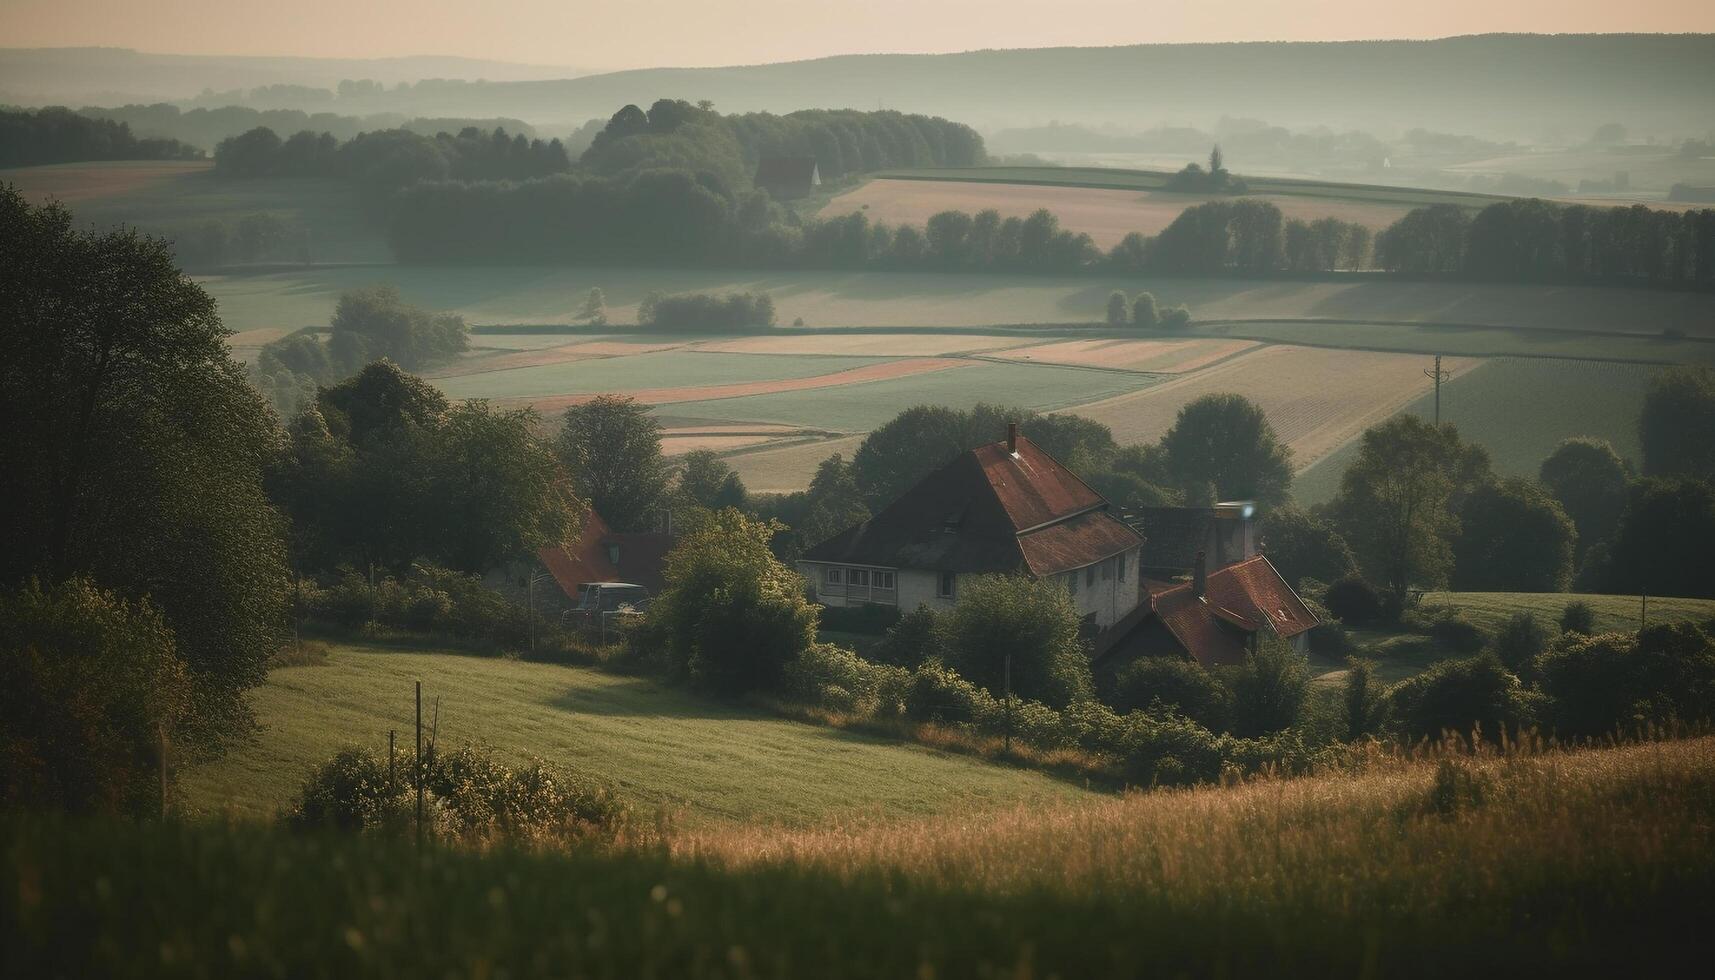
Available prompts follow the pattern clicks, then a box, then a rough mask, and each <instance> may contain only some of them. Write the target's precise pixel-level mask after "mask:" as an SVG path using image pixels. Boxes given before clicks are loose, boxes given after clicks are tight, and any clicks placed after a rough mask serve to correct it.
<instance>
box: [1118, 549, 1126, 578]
mask: <svg viewBox="0 0 1715 980" xmlns="http://www.w3.org/2000/svg"><path fill="white" fill-rule="evenodd" d="M1118 561H1119V576H1120V581H1121V582H1124V581H1125V552H1123V551H1122V552H1120V556H1119V559H1118Z"/></svg>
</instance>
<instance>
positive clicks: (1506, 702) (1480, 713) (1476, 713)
mask: <svg viewBox="0 0 1715 980" xmlns="http://www.w3.org/2000/svg"><path fill="white" fill-rule="evenodd" d="M1388 699H1389V701H1390V702H1391V704H1390V707H1391V709H1392V710H1393V712H1394V715H1395V717H1397V718H1398V720H1399V725H1400V727H1401V730H1402V731H1403V732H1404V733H1405V734H1406V735H1407V736H1409V737H1411V738H1440V737H1441V736H1442V734H1443V733H1445V732H1453V733H1455V734H1460V735H1463V734H1465V733H1467V732H1470V731H1471V730H1472V729H1473V728H1480V729H1481V730H1482V731H1484V732H1487V733H1489V735H1490V736H1493V735H1495V734H1496V733H1499V732H1501V731H1503V730H1504V731H1516V730H1518V729H1519V728H1522V727H1524V726H1525V725H1527V724H1529V723H1530V722H1531V720H1532V717H1531V706H1530V702H1529V699H1528V698H1526V697H1525V696H1524V688H1523V685H1521V684H1520V683H1519V679H1518V677H1517V675H1515V674H1513V673H1512V672H1511V671H1509V670H1507V669H1506V668H1505V667H1504V666H1502V665H1501V662H1500V661H1499V660H1497V659H1496V658H1495V657H1493V656H1488V655H1485V656H1478V657H1469V658H1466V659H1463V660H1443V661H1441V662H1440V663H1438V664H1435V665H1433V666H1431V667H1430V668H1429V669H1427V670H1425V671H1423V672H1422V673H1421V674H1418V675H1417V676H1416V677H1412V678H1410V679H1408V680H1404V681H1401V682H1400V683H1398V684H1396V685H1394V687H1393V689H1392V690H1391V691H1390V692H1389V694H1388Z"/></svg>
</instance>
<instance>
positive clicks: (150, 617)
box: [0, 579, 193, 814]
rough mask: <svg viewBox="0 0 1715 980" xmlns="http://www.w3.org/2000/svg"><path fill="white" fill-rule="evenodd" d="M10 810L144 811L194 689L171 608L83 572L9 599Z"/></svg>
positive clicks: (5, 700)
mask: <svg viewBox="0 0 1715 980" xmlns="http://www.w3.org/2000/svg"><path fill="white" fill-rule="evenodd" d="M0 624H4V629H0V806H4V807H19V806H27V807H53V808H62V809H66V810H72V811H86V812H97V813H125V814H142V813H148V812H151V811H156V810H158V809H159V807H160V804H161V797H160V779H159V770H158V758H159V757H158V754H157V753H158V752H159V746H160V741H159V740H160V736H161V732H162V731H163V730H165V731H166V732H168V733H170V734H174V735H178V734H180V729H181V722H184V721H187V720H189V719H188V717H187V716H188V713H189V708H190V706H191V703H192V698H193V694H192V685H191V682H190V680H189V679H188V677H187V673H186V668H185V664H184V661H183V660H181V659H180V657H179V655H178V651H177V649H176V648H175V644H174V640H173V631H172V630H171V629H170V628H168V626H167V624H166V623H165V621H164V620H163V619H162V617H161V614H160V613H159V612H157V611H156V610H155V608H154V607H153V606H152V605H150V604H149V603H148V602H137V603H131V602H127V601H125V600H124V599H122V598H120V597H119V596H118V595H117V594H115V593H113V592H109V591H107V590H104V589H102V588H100V587H98V586H96V585H95V584H94V583H92V582H89V581H87V580H84V579H72V580H70V581H66V582H61V583H59V584H57V585H54V586H50V587H46V588H44V587H43V586H42V585H41V584H40V583H39V582H37V581H35V580H33V579H32V580H31V581H30V582H28V583H27V584H25V585H24V587H23V588H22V589H21V590H19V591H18V592H15V593H9V594H4V595H0Z"/></svg>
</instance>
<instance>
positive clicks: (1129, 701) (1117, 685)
mask: <svg viewBox="0 0 1715 980" xmlns="http://www.w3.org/2000/svg"><path fill="white" fill-rule="evenodd" d="M1108 702H1109V703H1110V704H1111V705H1113V708H1114V710H1115V711H1118V712H1120V713H1121V714H1124V713H1126V712H1128V711H1135V710H1148V709H1150V708H1152V707H1154V706H1155V705H1157V704H1159V705H1161V706H1162V707H1163V708H1168V709H1171V710H1173V711H1175V712H1177V713H1179V714H1182V715H1184V716H1185V717H1187V718H1190V719H1191V720H1192V721H1195V722H1196V723H1197V724H1199V725H1202V726H1203V727H1204V728H1208V729H1211V730H1213V731H1221V730H1222V729H1224V728H1225V727H1226V725H1227V716H1228V711H1229V705H1228V694H1227V689H1226V688H1225V687H1223V686H1222V685H1221V682H1220V681H1218V680H1216V679H1215V678H1214V677H1213V676H1212V675H1211V674H1210V673H1209V672H1208V671H1206V670H1204V669H1203V668H1202V667H1201V666H1199V665H1198V664H1197V663H1196V662H1195V661H1192V660H1187V659H1183V658H1180V657H1143V658H1140V659H1138V660H1136V661H1133V662H1132V663H1130V664H1127V665H1126V666H1125V667H1124V668H1122V669H1121V670H1120V672H1119V674H1118V676H1117V677H1115V679H1114V688H1113V693H1112V696H1111V697H1109V698H1108Z"/></svg>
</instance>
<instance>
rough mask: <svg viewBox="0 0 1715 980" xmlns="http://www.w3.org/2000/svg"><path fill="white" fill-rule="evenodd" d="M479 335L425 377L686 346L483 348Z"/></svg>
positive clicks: (596, 343)
mask: <svg viewBox="0 0 1715 980" xmlns="http://www.w3.org/2000/svg"><path fill="white" fill-rule="evenodd" d="M479 339H480V337H473V338H472V346H473V347H475V348H476V349H474V350H472V351H471V352H470V353H469V354H467V355H465V356H464V357H461V358H459V359H458V360H456V361H453V362H452V363H451V364H447V365H445V366H443V367H440V368H435V369H433V370H430V371H425V372H423V377H425V378H456V377H463V376H465V375H470V374H484V373H486V372H489V371H509V370H512V369H513V368H527V367H540V366H542V365H544V364H563V363H565V362H567V361H585V360H589V359H591V358H597V357H626V356H629V355H632V354H651V353H654V352H655V351H662V350H673V349H675V348H678V347H684V346H686V345H687V344H686V342H685V341H681V340H646V339H640V340H635V341H632V340H585V341H578V342H577V343H571V344H561V345H560V346H557V347H537V348H530V349H525V350H517V349H505V348H501V349H498V350H483V349H481V348H480V347H477V346H476V344H477V341H478V340H479Z"/></svg>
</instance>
